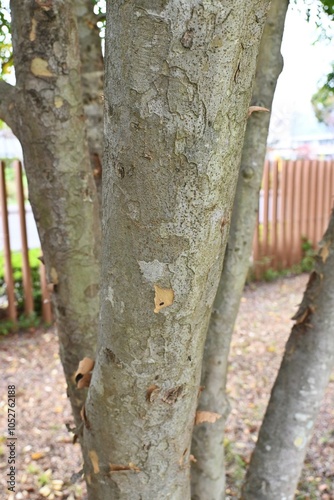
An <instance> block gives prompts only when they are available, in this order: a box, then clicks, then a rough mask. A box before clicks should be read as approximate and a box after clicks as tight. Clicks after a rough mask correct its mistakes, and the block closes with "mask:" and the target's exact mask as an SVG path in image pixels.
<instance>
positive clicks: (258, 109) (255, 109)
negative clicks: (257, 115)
mask: <svg viewBox="0 0 334 500" xmlns="http://www.w3.org/2000/svg"><path fill="white" fill-rule="evenodd" d="M254 111H267V112H268V113H269V109H268V108H263V107H262V106H250V107H249V108H248V116H250V115H251V114H252V113H254Z"/></svg>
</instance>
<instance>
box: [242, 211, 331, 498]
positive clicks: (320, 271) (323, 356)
mask: <svg viewBox="0 0 334 500" xmlns="http://www.w3.org/2000/svg"><path fill="white" fill-rule="evenodd" d="M293 319H295V320H296V323H295V325H294V326H293V328H292V331H291V335H290V338H289V340H288V342H287V344H286V348H285V353H284V357H283V361H282V364H281V367H280V370H279V372H278V376H277V379H276V382H275V384H274V387H273V390H272V393H271V397H270V401H269V405H268V408H267V411H266V414H265V417H264V420H263V423H262V426H261V429H260V434H259V438H258V441H257V444H256V447H255V451H254V453H253V455H252V458H251V462H250V466H249V470H248V473H247V477H246V482H245V485H244V489H243V496H242V498H243V499H245V500H250V499H252V500H255V499H256V500H267V499H268V498H270V499H272V500H283V499H284V500H292V499H293V498H294V493H295V489H296V487H297V483H298V479H299V476H300V473H301V470H302V466H303V462H304V459H305V454H306V449H307V444H308V442H309V440H310V438H311V435H312V430H313V426H314V421H315V419H316V416H317V414H318V411H319V407H320V404H321V401H322V398H323V395H324V392H325V388H326V386H327V384H328V380H329V377H330V374H331V372H332V370H333V368H334V211H333V212H332V216H331V220H330V223H329V226H328V229H327V231H326V233H325V235H324V237H323V240H322V242H321V244H320V251H319V253H318V256H317V259H316V263H315V268H314V271H313V272H312V273H311V275H310V279H309V282H308V285H307V288H306V291H305V294H304V298H303V301H302V303H301V305H300V307H299V310H298V312H297V314H295V316H294V317H293Z"/></svg>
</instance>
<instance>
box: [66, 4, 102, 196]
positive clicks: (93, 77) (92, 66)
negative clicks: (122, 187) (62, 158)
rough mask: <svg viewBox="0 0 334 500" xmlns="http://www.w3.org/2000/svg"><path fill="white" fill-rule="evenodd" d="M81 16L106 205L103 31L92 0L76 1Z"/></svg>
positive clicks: (89, 115) (94, 162)
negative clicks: (103, 164)
mask: <svg viewBox="0 0 334 500" xmlns="http://www.w3.org/2000/svg"><path fill="white" fill-rule="evenodd" d="M73 8H74V13H75V14H76V16H77V25H78V38H79V47H80V60H81V86H82V99H83V106H84V113H85V117H86V120H87V127H86V130H87V139H88V148H89V155H90V162H91V167H92V170H93V176H94V179H95V184H96V186H97V191H98V196H99V200H100V206H101V204H102V200H101V196H102V195H101V191H102V182H101V181H102V153H103V74H104V65H103V57H102V48H101V38H100V30H99V28H98V26H97V16H96V15H95V14H94V11H93V2H92V0H73Z"/></svg>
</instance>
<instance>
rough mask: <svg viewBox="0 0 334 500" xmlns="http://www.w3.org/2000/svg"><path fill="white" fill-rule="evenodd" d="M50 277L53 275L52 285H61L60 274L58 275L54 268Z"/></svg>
mask: <svg viewBox="0 0 334 500" xmlns="http://www.w3.org/2000/svg"><path fill="white" fill-rule="evenodd" d="M50 275H51V280H52V283H53V284H54V285H58V283H59V280H58V273H57V271H56V269H55V268H54V267H51V271H50Z"/></svg>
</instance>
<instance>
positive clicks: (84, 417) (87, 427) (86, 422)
mask: <svg viewBox="0 0 334 500" xmlns="http://www.w3.org/2000/svg"><path fill="white" fill-rule="evenodd" d="M80 417H81V420H82V421H83V423H84V425H85V427H86V429H90V423H89V420H88V418H87V415H86V409H85V405H83V407H82V408H81V411H80Z"/></svg>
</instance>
